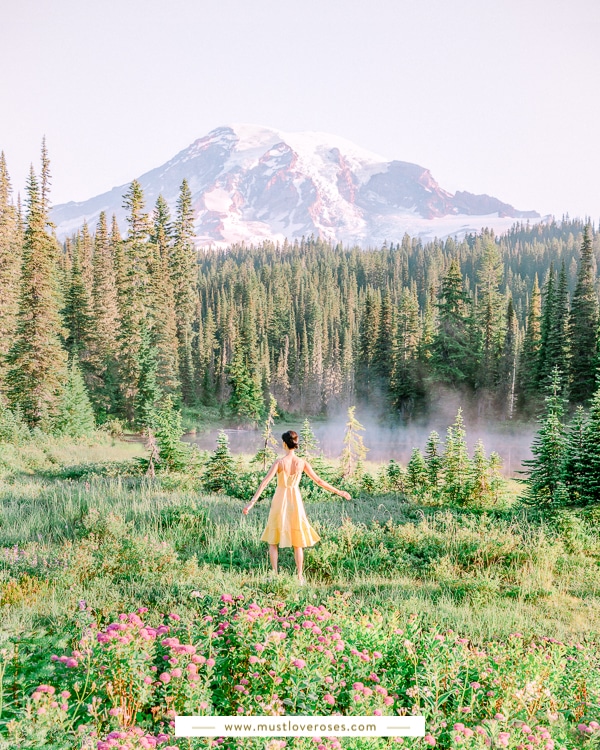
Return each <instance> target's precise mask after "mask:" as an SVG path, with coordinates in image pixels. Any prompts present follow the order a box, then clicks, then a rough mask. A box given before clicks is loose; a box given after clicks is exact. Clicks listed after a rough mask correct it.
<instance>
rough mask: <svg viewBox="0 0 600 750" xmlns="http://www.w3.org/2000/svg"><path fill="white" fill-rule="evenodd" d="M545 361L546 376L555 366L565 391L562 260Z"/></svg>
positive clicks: (566, 347)
mask: <svg viewBox="0 0 600 750" xmlns="http://www.w3.org/2000/svg"><path fill="white" fill-rule="evenodd" d="M545 362H546V364H545V369H546V371H548V373H549V374H548V375H547V376H546V377H547V378H550V377H551V370H552V369H553V368H554V367H557V368H558V369H559V371H560V373H561V375H562V381H561V383H562V388H563V391H566V389H567V385H568V383H567V375H568V372H569V292H568V280H567V272H566V268H565V262H564V260H563V262H562V266H561V270H560V274H559V277H558V283H557V285H556V289H555V292H554V306H553V310H552V313H551V321H550V327H549V330H548V339H547V343H546V357H545ZM549 368H551V369H549ZM563 395H564V394H563Z"/></svg>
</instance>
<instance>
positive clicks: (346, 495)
mask: <svg viewBox="0 0 600 750" xmlns="http://www.w3.org/2000/svg"><path fill="white" fill-rule="evenodd" d="M340 495H341V496H342V497H343V498H344V500H352V498H351V497H350V493H349V492H346V491H345V490H344V492H340Z"/></svg>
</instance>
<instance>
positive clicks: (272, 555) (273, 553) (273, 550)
mask: <svg viewBox="0 0 600 750" xmlns="http://www.w3.org/2000/svg"><path fill="white" fill-rule="evenodd" d="M277 552H278V546H277V545H276V544H269V559H270V560H271V567H272V568H273V572H274V573H277Z"/></svg>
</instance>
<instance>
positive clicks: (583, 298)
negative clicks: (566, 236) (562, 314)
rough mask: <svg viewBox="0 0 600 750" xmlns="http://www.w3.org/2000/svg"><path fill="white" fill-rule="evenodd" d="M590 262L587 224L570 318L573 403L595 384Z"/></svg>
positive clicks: (594, 297)
mask: <svg viewBox="0 0 600 750" xmlns="http://www.w3.org/2000/svg"><path fill="white" fill-rule="evenodd" d="M593 264H594V250H593V247H592V232H591V227H590V225H589V224H586V226H585V228H584V230H583V242H582V246H581V259H580V261H579V269H578V271H577V286H576V287H575V291H574V293H573V300H572V302H571V313H570V318H569V334H570V338H569V341H570V380H571V385H570V396H571V400H572V401H573V402H575V403H586V402H587V401H588V400H589V399H590V398H591V396H592V395H593V393H594V390H595V387H596V384H595V367H596V366H597V364H598V361H597V356H598V355H597V329H598V295H597V293H596V288H595V269H594V265H593Z"/></svg>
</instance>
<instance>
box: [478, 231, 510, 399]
mask: <svg viewBox="0 0 600 750" xmlns="http://www.w3.org/2000/svg"><path fill="white" fill-rule="evenodd" d="M503 273H504V264H503V262H502V258H501V256H500V253H499V251H498V247H497V245H496V243H495V241H494V240H493V239H492V238H491V237H490V236H489V235H484V238H483V253H482V261H481V267H480V268H479V270H478V272H477V279H478V281H479V294H478V307H479V310H480V312H479V319H480V320H479V324H480V326H481V330H482V353H481V369H480V372H479V378H480V380H481V385H482V386H483V387H484V388H491V387H492V386H493V384H494V379H495V374H496V367H497V359H498V355H499V352H500V346H501V339H502V335H503V323H504V321H503V319H502V313H503V310H502V297H501V295H500V291H499V285H500V281H501V280H502V276H503Z"/></svg>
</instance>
